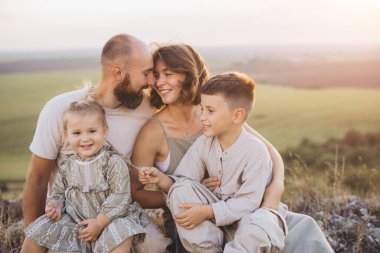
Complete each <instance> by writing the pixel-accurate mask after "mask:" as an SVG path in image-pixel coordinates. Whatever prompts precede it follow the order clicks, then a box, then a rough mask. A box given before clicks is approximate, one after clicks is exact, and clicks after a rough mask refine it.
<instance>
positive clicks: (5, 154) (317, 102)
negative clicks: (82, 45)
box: [0, 70, 380, 179]
mask: <svg viewBox="0 0 380 253" xmlns="http://www.w3.org/2000/svg"><path fill="white" fill-rule="evenodd" d="M88 79H91V80H92V81H94V82H96V80H97V79H98V72H97V71H96V70H88V71H62V72H42V73H23V74H6V75H0V105H1V106H0V137H1V142H0V179H17V178H24V177H25V175H26V170H27V166H28V162H29V157H30V152H29V150H28V146H29V144H30V142H31V140H32V137H33V133H34V128H35V125H36V121H37V117H38V113H39V111H40V110H41V108H42V106H43V105H44V104H45V103H46V102H47V101H48V100H49V99H50V98H51V97H53V96H54V95H57V94H60V93H62V92H64V91H69V90H72V89H74V88H76V87H80V86H81V84H82V81H83V80H88ZM256 94H257V97H256V102H255V107H254V110H253V112H252V115H251V116H250V118H249V120H248V121H249V123H250V124H251V125H252V126H254V127H255V128H256V129H257V130H258V131H259V132H260V133H262V134H263V135H264V136H266V137H267V138H268V139H269V140H270V141H271V142H272V143H273V144H274V145H275V146H276V147H277V148H278V149H280V150H283V149H285V148H286V147H289V146H296V145H297V144H298V143H299V142H300V141H301V140H302V139H303V138H305V137H307V138H309V139H311V140H314V141H316V142H323V141H325V140H326V139H328V138H329V137H342V136H343V135H344V134H345V133H346V132H347V131H348V130H349V129H356V130H359V131H362V132H379V131H380V113H379V108H380V90H376V89H351V88H350V89H298V88H285V87H281V86H272V85H260V84H258V85H257V93H256Z"/></svg>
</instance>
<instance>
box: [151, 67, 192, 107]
mask: <svg viewBox="0 0 380 253" xmlns="http://www.w3.org/2000/svg"><path fill="white" fill-rule="evenodd" d="M154 75H155V78H156V83H155V85H154V86H153V87H154V89H155V90H156V91H157V92H158V94H159V95H160V97H161V99H162V102H163V103H164V104H171V103H174V102H178V101H179V99H180V93H181V89H182V85H183V82H184V81H185V79H186V75H185V74H184V73H179V72H175V71H173V70H170V69H168V68H167V67H166V65H165V64H164V62H163V61H162V60H157V61H156V62H155V65H154Z"/></svg>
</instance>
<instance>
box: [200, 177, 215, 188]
mask: <svg viewBox="0 0 380 253" xmlns="http://www.w3.org/2000/svg"><path fill="white" fill-rule="evenodd" d="M201 184H203V185H204V186H206V187H207V189H209V190H210V191H214V190H215V188H218V187H219V186H220V181H219V179H218V178H217V177H209V178H204V179H203V180H202V182H201Z"/></svg>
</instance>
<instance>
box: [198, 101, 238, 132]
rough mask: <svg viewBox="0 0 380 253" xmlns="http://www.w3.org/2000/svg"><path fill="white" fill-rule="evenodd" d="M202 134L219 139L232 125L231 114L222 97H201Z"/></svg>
mask: <svg viewBox="0 0 380 253" xmlns="http://www.w3.org/2000/svg"><path fill="white" fill-rule="evenodd" d="M201 108H202V114H201V121H202V125H203V134H204V135H205V136H208V137H214V136H216V137H221V136H222V135H223V134H225V133H226V132H227V131H228V130H229V129H230V128H231V126H232V125H233V116H234V115H233V112H232V111H231V110H230V108H229V106H228V104H227V103H226V101H225V99H224V97H223V96H222V95H219V94H216V95H205V94H202V95H201Z"/></svg>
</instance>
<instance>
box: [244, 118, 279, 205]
mask: <svg viewBox="0 0 380 253" xmlns="http://www.w3.org/2000/svg"><path fill="white" fill-rule="evenodd" d="M244 128H245V130H247V131H248V132H249V133H250V134H252V135H253V136H255V137H257V138H259V139H260V140H261V141H262V142H263V143H264V144H265V146H266V147H267V149H268V151H269V155H270V157H271V160H272V163H273V168H272V173H273V177H272V181H271V183H270V185H268V187H267V188H266V189H265V193H264V199H263V202H262V203H261V207H267V208H272V209H275V210H277V209H278V207H279V204H280V199H281V195H282V192H283V191H284V162H283V161H282V158H281V155H280V153H279V152H278V151H277V150H276V149H275V148H274V147H273V145H272V144H271V143H270V142H268V141H267V140H266V139H265V138H264V137H263V136H262V135H260V134H259V133H258V132H256V131H255V130H254V129H253V128H252V127H250V126H249V125H248V124H247V123H245V124H244Z"/></svg>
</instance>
